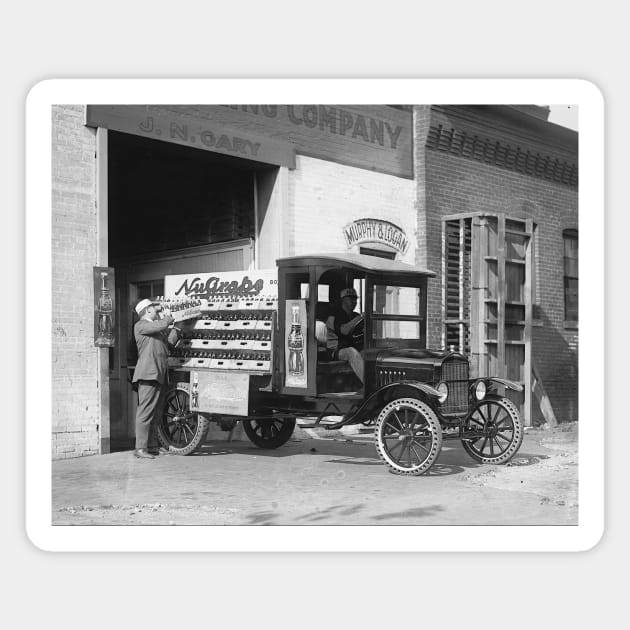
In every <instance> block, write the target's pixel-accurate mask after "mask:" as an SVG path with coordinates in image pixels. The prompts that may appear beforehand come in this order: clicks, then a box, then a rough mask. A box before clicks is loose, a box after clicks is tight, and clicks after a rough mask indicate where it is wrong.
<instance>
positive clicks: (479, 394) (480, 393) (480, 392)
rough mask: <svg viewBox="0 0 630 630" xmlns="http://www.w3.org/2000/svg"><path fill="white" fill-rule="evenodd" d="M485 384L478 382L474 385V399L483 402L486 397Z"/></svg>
mask: <svg viewBox="0 0 630 630" xmlns="http://www.w3.org/2000/svg"><path fill="white" fill-rule="evenodd" d="M486 391H487V388H486V382H485V381H479V382H478V383H477V384H476V385H475V398H476V399H477V400H483V399H484V398H485V397H486Z"/></svg>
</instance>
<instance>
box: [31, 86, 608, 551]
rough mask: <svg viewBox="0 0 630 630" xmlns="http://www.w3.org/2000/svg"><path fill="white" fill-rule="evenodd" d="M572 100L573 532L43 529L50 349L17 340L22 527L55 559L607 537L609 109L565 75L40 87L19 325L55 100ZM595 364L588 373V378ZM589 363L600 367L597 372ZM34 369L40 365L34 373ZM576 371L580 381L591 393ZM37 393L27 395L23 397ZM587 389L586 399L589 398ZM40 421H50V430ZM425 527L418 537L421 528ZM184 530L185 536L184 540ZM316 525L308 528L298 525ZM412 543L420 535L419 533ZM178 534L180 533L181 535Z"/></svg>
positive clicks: (34, 107) (44, 312)
mask: <svg viewBox="0 0 630 630" xmlns="http://www.w3.org/2000/svg"><path fill="white" fill-rule="evenodd" d="M383 94H386V95H387V101H388V102H389V103H427V104H428V103H449V104H510V103H513V104H521V103H551V104H555V103H571V104H575V105H578V107H579V121H580V124H579V169H580V170H579V172H580V192H579V217H580V225H583V226H588V229H583V230H581V233H580V282H581V284H582V286H583V287H588V299H584V300H582V302H581V304H580V355H579V364H580V370H579V373H580V376H581V377H582V378H581V383H580V388H579V409H580V417H581V418H582V419H583V420H582V421H581V422H580V437H579V524H578V525H575V526H536V527H528V526H526V527H513V526H491V527H490V526H487V527H486V526H483V527H480V526H476V527H468V526H461V527H452V526H397V533H398V535H397V536H395V537H391V536H390V537H384V536H381V535H379V533H380V532H381V531H382V526H371V525H366V526H357V527H354V526H299V527H291V526H273V527H264V528H263V527H258V526H235V527H223V526H222V527H221V536H212V535H209V532H208V529H207V527H209V526H194V527H190V526H178V527H142V526H133V527H103V526H99V527H95V526H73V527H69V526H53V525H52V523H51V519H52V515H51V470H52V469H51V455H50V435H51V423H50V416H49V415H48V416H47V414H46V410H45V409H42V408H41V401H42V400H46V399H47V400H49V401H50V400H51V393H52V391H51V356H52V354H51V347H50V346H48V347H45V346H43V347H42V346H41V345H40V344H39V343H36V340H35V336H34V335H31V336H27V340H26V372H25V377H26V375H28V374H31V375H32V374H34V373H35V371H36V372H37V374H38V383H37V388H38V395H37V397H36V399H35V397H32V396H31V398H29V399H27V400H26V421H27V425H26V444H27V445H28V449H27V452H26V529H27V533H28V536H29V537H30V539H31V541H32V542H33V543H34V544H35V545H36V546H37V547H39V548H41V549H44V550H51V551H52V550H54V551H165V550H168V551H245V552H247V551H339V552H349V551H359V552H362V551H402V552H410V551H583V550H587V549H590V548H592V547H593V546H595V545H596V544H597V543H598V542H599V541H600V539H601V537H602V535H603V532H604V409H603V405H602V400H603V399H604V396H603V394H604V391H605V390H604V372H603V367H604V365H605V363H604V100H603V96H602V94H601V92H600V91H599V89H598V88H597V87H596V86H595V85H593V84H592V83H590V82H588V81H584V80H574V79H570V80H568V79H567V80H565V79H540V80H538V79H522V80H521V79H462V80H459V79H448V80H447V79H426V80H425V79H356V80H354V79H199V80H196V79H192V80H191V79H175V80H161V79H159V80H145V79H138V80H136V79H122V80H110V79H104V80H75V79H70V80H65V79H64V80H47V81H42V82H40V83H38V84H36V85H35V86H34V87H33V88H32V89H31V91H30V92H29V94H28V97H27V101H26V286H37V287H38V289H39V290H38V293H37V295H35V294H34V293H33V292H27V296H26V330H37V329H39V328H41V322H42V321H47V322H50V321H52V315H51V296H52V293H51V273H50V272H49V270H50V268H51V262H52V261H51V215H52V208H51V194H50V190H51V150H50V142H51V137H52V136H51V125H52V116H51V106H52V105H54V104H57V103H81V104H87V103H99V104H115V103H128V104H133V103H137V104H141V103H166V102H168V103H171V102H177V103H181V104H187V103H195V104H198V103H207V104H219V103H271V102H277V103H284V102H286V103H296V104H306V103H338V104H344V103H352V104H372V103H378V102H380V101H381V100H382V95H383ZM589 366H590V369H589ZM593 366H596V367H595V368H594V369H593ZM35 368H36V370H35ZM584 375H588V386H587V385H586V383H585V380H584ZM31 391H32V390H31ZM593 392H595V395H594V394H593ZM47 418H48V422H46V420H47ZM419 527H421V528H422V529H421V530H420V532H419V531H418V528H419ZM182 528H183V529H185V530H186V532H185V534H184V533H183V532H182ZM311 529H313V530H319V529H322V531H321V532H317V531H314V532H310V531H308V532H307V531H305V530H311ZM419 533H420V534H421V535H418V534H419ZM182 534H184V535H182Z"/></svg>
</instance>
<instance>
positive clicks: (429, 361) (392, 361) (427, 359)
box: [376, 348, 466, 367]
mask: <svg viewBox="0 0 630 630" xmlns="http://www.w3.org/2000/svg"><path fill="white" fill-rule="evenodd" d="M447 357H458V358H461V359H462V360H463V361H466V357H464V356H463V355H461V354H459V353H457V352H450V351H449V350H429V349H426V348H424V349H419V348H418V349H414V348H392V349H391V350H389V349H387V350H381V351H380V352H379V353H378V357H377V359H376V362H377V364H378V365H382V366H384V367H385V366H388V365H397V366H402V365H406V364H409V365H410V366H411V365H418V364H424V365H439V364H441V363H442V362H443V361H444V359H446V358H447Z"/></svg>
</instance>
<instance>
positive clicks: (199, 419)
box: [157, 383, 210, 455]
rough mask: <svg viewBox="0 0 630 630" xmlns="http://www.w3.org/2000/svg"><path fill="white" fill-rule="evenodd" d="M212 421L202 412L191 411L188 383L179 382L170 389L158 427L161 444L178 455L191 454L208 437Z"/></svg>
mask: <svg viewBox="0 0 630 630" xmlns="http://www.w3.org/2000/svg"><path fill="white" fill-rule="evenodd" d="M209 426H210V421H209V420H208V419H207V418H206V417H204V416H203V415H201V414H200V413H194V412H191V411H190V394H189V392H188V384H187V383H178V384H177V386H176V387H175V388H173V389H171V390H169V391H168V392H167V394H166V400H165V403H164V414H163V415H162V420H161V421H160V423H159V424H158V427H157V437H158V441H159V442H160V444H161V445H162V446H163V447H164V448H167V449H168V450H169V451H170V452H171V453H175V454H176V455H191V454H192V453H194V452H195V451H196V450H197V448H198V447H199V446H201V445H202V444H203V442H204V440H205V439H206V435H207V433H208V427H209Z"/></svg>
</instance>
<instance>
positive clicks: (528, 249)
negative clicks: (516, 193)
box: [523, 219, 534, 426]
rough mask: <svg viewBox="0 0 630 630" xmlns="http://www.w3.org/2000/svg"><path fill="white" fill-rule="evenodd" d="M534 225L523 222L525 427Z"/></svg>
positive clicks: (527, 419)
mask: <svg viewBox="0 0 630 630" xmlns="http://www.w3.org/2000/svg"><path fill="white" fill-rule="evenodd" d="M533 228H534V225H533V221H532V220H531V219H528V220H527V221H526V222H525V229H526V230H527V234H528V236H527V237H526V238H527V242H526V244H525V287H524V288H523V293H524V295H523V297H524V301H525V327H524V330H523V342H524V343H525V361H524V365H523V381H524V383H523V387H524V388H525V400H524V401H523V406H524V409H523V411H524V414H523V415H524V422H525V425H526V426H531V424H532V255H533V251H532V250H533V235H534V230H533Z"/></svg>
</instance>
